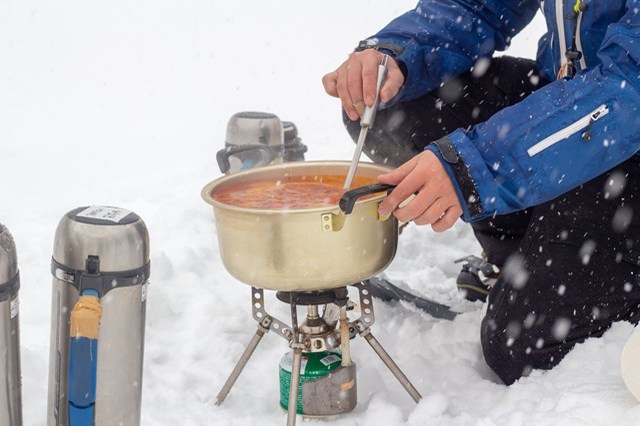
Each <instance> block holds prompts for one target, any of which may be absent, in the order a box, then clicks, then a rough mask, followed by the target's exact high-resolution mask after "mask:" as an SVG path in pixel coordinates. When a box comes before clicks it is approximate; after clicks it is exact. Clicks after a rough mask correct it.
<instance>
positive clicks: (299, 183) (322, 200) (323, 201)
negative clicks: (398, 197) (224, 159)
mask: <svg viewBox="0 0 640 426" xmlns="http://www.w3.org/2000/svg"><path fill="white" fill-rule="evenodd" d="M344 181H345V176H344V175H319V176H287V177H286V178H284V179H281V180H277V181H271V180H270V181H259V182H238V183H236V184H233V185H229V186H227V187H225V188H222V189H220V190H218V191H215V192H214V193H213V194H211V195H212V196H213V199H214V200H216V201H219V202H221V203H224V204H229V205H232V206H238V207H245V208H253V209H267V210H290V209H311V208H317V207H328V206H334V205H337V204H338V201H340V197H342V195H343V194H344V192H345V191H344V188H343V186H344ZM376 182H377V180H376V179H375V178H367V177H361V176H357V177H355V178H354V179H353V183H352V184H351V188H357V187H360V186H365V185H370V184H373V183H376Z"/></svg>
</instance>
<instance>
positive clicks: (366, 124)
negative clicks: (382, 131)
mask: <svg viewBox="0 0 640 426" xmlns="http://www.w3.org/2000/svg"><path fill="white" fill-rule="evenodd" d="M387 58H388V56H387V55H384V56H383V57H382V63H381V64H380V65H378V77H377V81H376V97H375V100H374V102H373V105H372V106H366V107H365V108H364V112H363V113H362V117H360V135H359V136H358V142H357V143H356V150H355V152H354V153H353V158H352V159H351V165H350V166H349V171H348V172H347V178H346V180H345V181H344V189H346V190H348V189H349V188H351V183H352V182H353V177H354V176H355V175H356V169H357V168H358V163H359V162H360V156H361V155H362V148H363V147H364V140H365V139H366V137H367V131H368V130H369V129H370V128H371V127H373V122H374V121H375V118H376V112H377V111H378V105H379V103H380V89H382V85H383V84H384V80H385V79H386V78H387Z"/></svg>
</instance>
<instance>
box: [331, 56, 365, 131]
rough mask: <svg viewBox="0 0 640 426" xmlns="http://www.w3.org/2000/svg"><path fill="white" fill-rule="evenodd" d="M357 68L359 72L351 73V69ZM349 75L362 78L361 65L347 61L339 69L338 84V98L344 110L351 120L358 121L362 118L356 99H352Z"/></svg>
mask: <svg viewBox="0 0 640 426" xmlns="http://www.w3.org/2000/svg"><path fill="white" fill-rule="evenodd" d="M352 67H354V68H357V70H354V71H353V72H352V71H351V68H352ZM349 75H351V76H357V77H358V78H359V77H360V64H358V63H354V62H353V61H347V62H345V63H344V64H342V65H341V66H340V68H339V69H338V82H337V85H336V87H337V90H338V96H339V97H340V102H342V108H344V111H345V112H346V113H347V115H348V116H349V118H350V119H351V120H352V121H355V120H357V119H358V118H359V117H360V114H358V111H357V110H356V107H355V106H354V103H355V102H354V99H352V97H351V92H350V91H349V84H353V83H350V81H349Z"/></svg>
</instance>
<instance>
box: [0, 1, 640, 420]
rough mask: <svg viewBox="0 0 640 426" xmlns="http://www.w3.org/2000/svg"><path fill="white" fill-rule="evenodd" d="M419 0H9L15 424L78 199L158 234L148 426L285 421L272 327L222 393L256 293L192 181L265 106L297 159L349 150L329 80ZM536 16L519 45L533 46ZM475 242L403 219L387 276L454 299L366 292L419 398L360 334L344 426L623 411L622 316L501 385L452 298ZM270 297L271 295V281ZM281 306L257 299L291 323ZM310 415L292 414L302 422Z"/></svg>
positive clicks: (27, 402)
mask: <svg viewBox="0 0 640 426" xmlns="http://www.w3.org/2000/svg"><path fill="white" fill-rule="evenodd" d="M412 6H413V1H411V0H397V1H393V2H390V1H382V0H355V1H348V2H347V1H340V0H328V1H323V2H300V1H294V0H281V1H271V2H257V1H248V0H243V1H241V0H235V1H230V0H227V1H215V0H213V1H204V0H200V1H196V0H193V1H178V0H173V1H170V0H141V1H136V2H132V1H124V0H114V1H110V2H100V1H96V0H73V1H71V0H67V1H61V2H48V1H43V0H40V1H35V0H20V1H18V0H1V1H0V222H1V223H3V224H5V225H6V226H7V227H8V228H9V230H10V231H11V233H12V234H13V236H14V238H15V240H16V245H17V249H18V256H19V267H20V272H21V279H22V288H21V290H20V300H21V311H20V320H21V349H22V375H23V398H24V417H25V424H26V425H43V424H45V418H46V394H47V371H48V365H47V364H48V351H49V321H50V299H51V276H50V272H49V262H50V257H51V253H52V245H53V235H54V232H55V228H56V226H57V223H58V221H59V219H60V218H61V217H62V215H63V214H64V213H65V212H67V211H68V210H71V209H72V208H74V207H77V206H82V205H89V204H106V205H115V206H120V207H124V208H127V209H130V210H133V211H135V212H137V213H138V214H140V215H141V216H142V218H143V219H144V220H145V222H146V223H147V225H148V227H149V231H150V235H151V248H152V253H151V258H152V280H151V282H152V285H151V286H150V288H149V297H148V302H147V303H148V304H147V328H146V347H145V365H144V381H143V409H142V423H143V424H144V425H258V424H260V425H283V424H285V417H286V416H285V414H283V412H282V411H281V410H280V409H279V407H278V403H277V402H278V374H277V371H278V361H279V359H280V357H281V356H282V354H283V353H284V352H285V351H286V350H288V349H287V347H286V345H285V342H284V340H282V339H280V338H278V337H277V336H275V335H274V334H273V333H269V334H268V335H267V336H265V338H264V339H263V341H262V343H261V344H260V346H259V347H258V349H257V351H256V353H255V354H254V356H253V358H252V360H251V361H250V362H249V364H248V366H247V368H246V370H245V371H244V373H243V374H242V375H241V376H240V379H239V380H238V382H237V383H236V385H235V387H234V388H233V390H232V392H231V394H230V395H229V397H228V398H227V400H226V401H225V403H224V404H223V405H222V406H215V405H214V400H215V396H216V394H217V392H218V391H219V389H220V387H221V386H222V384H223V383H224V381H225V379H226V378H227V375H228V374H229V372H230V371H231V369H232V367H233V365H234V363H235V362H236V360H237V359H238V357H239V356H240V354H241V352H242V350H243V349H244V347H245V345H246V344H247V343H248V341H249V339H250V337H251V336H252V335H253V333H254V330H255V322H254V321H253V319H252V318H251V311H250V293H249V288H248V287H247V286H245V285H244V284H241V283H239V282H237V281H235V280H234V279H233V278H232V277H230V276H229V275H228V273H227V272H226V271H225V269H224V267H223V265H222V263H221V260H220V256H219V251H218V247H217V243H216V235H215V233H216V230H215V227H214V224H213V220H212V211H211V210H210V208H209V206H207V205H206V204H204V202H202V201H201V199H200V189H201V188H202V187H203V186H204V185H205V184H206V183H207V182H209V181H211V180H213V179H215V178H217V177H218V176H219V175H220V173H219V170H218V168H217V165H216V163H215V152H216V151H217V150H218V149H220V148H221V147H222V146H223V143H224V135H225V129H226V124H227V120H228V119H229V117H230V116H231V115H233V114H234V113H236V112H239V111H246V110H253V111H266V112H272V113H275V114H277V115H278V116H279V117H280V118H282V119H283V120H290V121H293V122H295V123H296V125H297V126H298V129H299V131H300V135H301V136H302V138H303V142H304V143H305V144H306V145H308V146H309V152H308V154H307V159H314V160H328V159H344V160H348V159H350V157H351V155H352V153H353V145H352V143H351V142H350V140H349V138H348V136H347V134H346V132H345V131H344V130H343V128H342V124H341V121H340V115H339V104H338V102H337V101H336V100H334V99H332V98H329V97H328V96H326V95H325V94H324V91H323V89H322V85H321V82H320V80H321V77H322V75H323V74H324V73H326V72H328V71H330V70H332V69H333V68H334V67H336V66H337V65H338V64H339V63H340V62H341V61H342V60H343V58H345V57H346V55H347V53H348V52H349V51H350V50H351V49H352V47H353V46H354V45H355V44H356V43H357V41H358V40H360V39H362V38H364V37H365V36H367V35H370V34H372V33H374V32H375V31H376V30H377V29H378V28H379V27H381V26H382V25H383V24H384V23H386V22H387V21H388V20H389V19H390V18H391V17H393V16H396V15H398V14H399V13H401V12H403V11H405V10H407V9H409V8H411V7H412ZM542 26H543V23H542V21H541V20H540V19H537V20H536V21H535V23H534V24H533V25H532V26H531V30H530V31H529V30H528V31H527V32H526V33H523V34H521V35H519V36H518V37H517V38H516V39H515V41H514V45H513V46H512V48H511V49H510V50H509V52H508V53H509V54H511V55H522V56H528V57H532V56H533V55H534V50H535V44H536V40H537V37H538V36H539V35H540V34H541V33H542V32H543V29H542ZM478 252H479V248H478V246H477V244H476V243H475V241H474V239H473V237H472V234H471V232H470V230H469V228H468V227H467V226H465V225H464V224H461V223H459V224H458V225H457V226H456V227H455V228H454V229H453V230H452V231H450V232H447V233H445V234H434V233H433V232H432V231H431V230H430V229H428V228H418V227H416V226H414V225H410V226H409V227H408V228H407V229H406V230H405V232H404V233H403V234H402V236H401V238H400V243H399V248H398V255H397V257H396V259H395V260H394V262H393V264H392V265H391V266H390V267H389V268H388V270H387V271H386V274H387V276H389V277H390V278H392V279H393V280H396V281H398V282H400V281H402V282H403V283H404V284H403V285H405V286H406V287H408V288H412V289H414V291H416V292H419V293H421V294H424V295H428V296H429V297H432V298H434V299H437V300H439V301H442V302H445V303H448V304H453V305H455V306H456V308H458V309H459V310H461V311H464V313H463V314H462V315H460V316H458V317H457V318H456V319H455V320H454V321H444V320H436V319H433V318H431V317H429V316H428V315H425V314H423V313H422V312H420V311H418V310H416V309H415V308H413V307H412V306H409V305H398V304H386V303H382V302H380V301H378V302H377V303H376V304H375V309H376V324H375V325H374V327H373V332H374V334H375V335H376V337H377V338H378V339H379V340H380V342H381V343H382V344H383V345H384V346H385V348H386V349H387V351H388V352H389V353H390V354H391V355H392V356H393V357H394V358H395V360H396V361H397V363H398V364H399V365H400V366H401V368H403V370H404V371H405V373H406V374H407V375H408V376H409V377H410V378H411V379H412V380H413V382H414V384H415V385H416V387H417V388H418V389H419V390H420V392H421V393H422V395H423V396H424V399H423V400H422V402H421V403H420V404H419V405H418V406H416V405H415V404H414V403H413V401H412V400H411V399H410V398H409V396H408V395H407V394H406V393H405V391H404V390H403V389H402V388H401V387H400V385H399V384H398V383H397V382H396V380H395V379H394V378H393V376H392V375H391V373H389V372H388V371H387V370H386V369H385V368H384V367H383V365H382V363H381V361H380V360H379V359H378V358H377V357H376V355H375V354H374V353H373V351H372V350H371V349H370V348H369V346H368V345H366V344H365V343H364V340H362V339H356V340H354V341H353V357H354V359H355V361H356V362H357V363H358V381H359V404H358V407H357V408H356V409H355V411H353V412H352V413H350V414H348V415H344V416H342V417H337V418H331V419H323V420H313V421H305V422H304V424H307V423H313V424H318V425H321V424H336V425H367V426H373V425H385V426H387V425H401V424H408V425H424V424H432V425H483V426H488V425H554V426H564V425H566V426H569V425H572V426H573V425H604V424H616V425H632V424H640V420H639V419H640V404H639V403H638V402H637V401H636V400H635V399H634V398H633V397H632V396H631V394H629V393H628V392H627V390H626V389H625V387H624V385H623V382H622V380H621V378H620V375H619V373H618V372H619V367H620V365H619V364H620V362H619V359H620V353H621V351H622V347H623V345H624V342H625V341H626V340H627V338H628V337H629V336H630V334H631V332H632V330H633V327H632V326H631V325H630V324H626V323H620V324H616V325H615V326H614V327H613V328H612V329H611V330H610V331H609V332H608V333H606V334H605V336H604V337H603V338H601V339H592V340H589V341H587V342H585V343H584V344H582V345H579V346H578V347H577V348H576V349H575V350H574V351H573V352H572V353H570V354H569V355H568V356H567V357H566V358H565V360H564V361H563V362H562V363H561V364H560V365H559V366H558V367H557V368H556V369H554V370H552V371H550V372H534V373H533V374H532V375H531V376H530V377H527V378H525V379H522V380H520V381H519V382H518V383H516V384H514V385H513V386H511V387H505V386H503V385H501V384H498V383H497V382H496V380H495V379H494V378H493V376H492V374H491V373H490V371H489V370H488V368H487V367H486V365H485V364H484V361H483V359H482V356H481V352H480V344H479V322H480V315H481V305H480V304H471V303H466V302H464V301H461V300H460V299H459V297H458V295H457V293H456V291H455V283H454V282H455V276H456V274H457V272H458V265H454V264H453V263H452V261H453V260H454V259H456V258H458V257H461V256H463V255H466V254H470V253H478ZM268 296H269V297H271V298H272V295H268ZM283 307H284V305H283V304H281V303H279V302H277V301H274V300H271V299H267V309H271V310H273V311H274V313H276V315H280V316H281V317H282V318H283V319H285V318H286V310H285V311H284V313H279V312H282V309H283ZM300 422H301V423H302V421H300Z"/></svg>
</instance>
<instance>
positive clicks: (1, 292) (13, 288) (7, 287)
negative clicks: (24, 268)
mask: <svg viewBox="0 0 640 426" xmlns="http://www.w3.org/2000/svg"><path fill="white" fill-rule="evenodd" d="M19 289H20V273H17V274H16V276H15V277H13V278H11V279H10V280H9V281H7V282H6V283H4V284H0V302H4V301H5V300H7V299H10V298H11V297H12V296H14V295H15V294H16V293H17V292H18V290H19Z"/></svg>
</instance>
